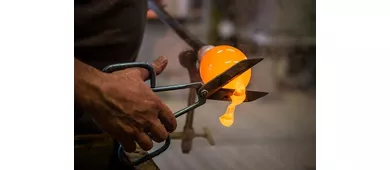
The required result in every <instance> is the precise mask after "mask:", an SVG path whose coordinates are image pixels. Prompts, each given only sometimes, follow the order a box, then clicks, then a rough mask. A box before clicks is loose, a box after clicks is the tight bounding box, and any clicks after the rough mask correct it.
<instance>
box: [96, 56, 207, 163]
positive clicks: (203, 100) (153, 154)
mask: <svg viewBox="0 0 390 170" xmlns="http://www.w3.org/2000/svg"><path fill="white" fill-rule="evenodd" d="M133 67H140V68H144V69H147V70H148V71H149V79H150V88H152V91H154V92H162V91H171V90H179V89H186V88H199V87H201V86H202V83H201V82H196V83H189V84H181V85H171V86H161V87H156V73H155V71H154V68H153V66H152V65H150V64H148V63H144V62H132V63H120V64H113V65H109V66H107V67H105V68H104V69H103V70H102V71H103V72H106V73H112V72H115V71H119V70H123V69H127V68H133ZM198 96H199V99H198V102H196V103H195V104H193V105H191V106H188V107H186V108H183V109H181V110H179V111H177V112H175V113H174V115H175V117H176V118H177V117H179V116H181V115H183V114H185V113H187V112H188V111H190V110H193V109H195V108H197V107H199V106H201V105H203V104H204V103H206V94H198ZM170 144H171V138H170V136H168V138H167V139H166V140H165V143H164V145H163V146H162V147H160V148H159V149H157V150H155V151H153V152H151V153H148V154H147V155H145V156H143V157H141V158H139V159H136V160H135V161H133V162H129V160H124V159H123V158H126V155H125V153H124V151H123V149H122V145H120V146H119V148H118V157H119V160H120V161H121V162H122V163H124V164H126V165H129V166H131V167H134V166H138V165H140V164H142V163H144V162H146V161H148V160H150V159H152V158H154V157H156V156H158V155H160V154H161V153H163V152H164V151H165V150H167V149H168V147H169V145H170Z"/></svg>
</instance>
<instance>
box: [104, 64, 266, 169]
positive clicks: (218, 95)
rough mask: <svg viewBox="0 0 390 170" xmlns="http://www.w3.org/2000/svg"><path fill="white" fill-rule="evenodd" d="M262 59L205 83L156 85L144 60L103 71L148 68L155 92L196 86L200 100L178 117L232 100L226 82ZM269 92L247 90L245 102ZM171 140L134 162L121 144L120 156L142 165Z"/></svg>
mask: <svg viewBox="0 0 390 170" xmlns="http://www.w3.org/2000/svg"><path fill="white" fill-rule="evenodd" d="M262 60H263V58H251V59H246V60H242V61H240V62H238V63H237V64H235V65H233V66H232V67H230V68H229V69H227V70H226V71H225V72H223V73H221V74H220V75H218V76H217V77H215V78H214V79H212V80H211V81H209V82H207V83H205V84H204V83H202V82H195V83H188V84H179V85H169V86H160V87H156V73H155V71H154V68H153V66H152V65H151V64H148V63H142V62H132V63H120V64H113V65H109V66H107V67H105V68H104V69H103V72H106V73H112V72H115V71H119V70H123V69H127V68H134V67H141V68H144V69H147V70H148V71H149V79H150V88H151V89H152V90H153V91H154V92H163V91H171V90H179V89H187V88H195V89H196V90H197V97H198V101H197V102H195V103H194V104H193V105H190V106H188V107H185V108H183V109H181V110H179V111H177V112H175V113H174V115H175V117H176V118H178V117H179V116H181V115H183V114H185V113H187V112H188V111H190V110H193V109H195V108H197V107H199V106H201V105H204V104H205V103H206V101H207V99H211V100H222V101H231V99H230V96H231V95H232V94H233V92H234V89H224V88H222V87H224V86H225V85H226V84H228V83H229V82H231V81H232V80H234V79H235V78H236V77H238V76H240V75H241V74H243V73H244V72H245V71H247V70H249V69H250V68H252V67H253V66H254V65H256V64H257V63H259V62H260V61H262ZM267 94H268V93H266V92H258V91H250V90H247V91H246V99H245V100H244V102H251V101H254V100H256V99H259V98H261V97H264V96H265V95H267ZM170 140H171V139H170V137H168V138H167V139H166V141H165V143H164V145H163V146H162V147H161V148H159V149H157V150H155V151H153V152H151V153H149V154H147V155H145V156H144V157H141V158H139V159H137V160H135V161H133V162H130V161H129V160H128V159H127V157H126V154H125V153H124V151H123V149H122V147H121V146H120V147H119V149H118V157H119V159H120V160H121V161H122V162H123V163H125V164H126V165H129V166H131V167H134V166H137V165H140V164H142V163H144V162H146V161H148V160H150V159H152V158H154V157H155V156H158V155H159V154H161V153H162V152H164V151H165V150H166V149H167V148H168V147H169V145H170Z"/></svg>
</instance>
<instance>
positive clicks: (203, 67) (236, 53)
mask: <svg viewBox="0 0 390 170" xmlns="http://www.w3.org/2000/svg"><path fill="white" fill-rule="evenodd" d="M245 59H246V56H245V55H244V53H242V52H241V51H240V50H238V49H236V48H234V47H231V46H227V45H221V46H216V47H214V48H212V49H210V50H209V51H207V52H206V53H205V54H204V55H203V56H202V60H201V62H200V68H199V71H200V76H201V78H202V80H203V82H204V83H207V82H209V81H210V80H212V79H213V78H215V77H216V76H218V75H219V74H221V73H222V72H224V71H225V70H227V69H229V68H230V67H232V66H233V65H235V64H236V63H238V62H240V61H242V60H245ZM250 78H251V70H250V69H249V70H247V71H246V72H245V73H243V74H241V75H240V76H238V77H237V78H235V79H234V80H232V81H231V82H230V83H228V84H227V85H225V86H224V88H227V89H234V93H233V95H232V96H230V99H231V100H232V103H231V104H230V105H229V106H228V108H227V110H226V112H225V114H223V115H222V116H221V117H219V120H220V122H221V124H222V125H223V126H225V127H230V126H231V125H232V124H233V122H234V111H235V108H236V106H237V105H239V104H241V103H242V102H244V100H245V98H246V94H245V88H246V86H248V84H249V81H250Z"/></svg>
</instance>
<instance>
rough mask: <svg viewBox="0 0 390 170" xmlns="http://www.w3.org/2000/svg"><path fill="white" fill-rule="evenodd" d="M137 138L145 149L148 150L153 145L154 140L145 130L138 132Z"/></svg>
mask: <svg viewBox="0 0 390 170" xmlns="http://www.w3.org/2000/svg"><path fill="white" fill-rule="evenodd" d="M136 140H137V143H138V145H139V146H140V147H141V148H142V149H143V150H145V151H148V150H150V149H152V147H153V142H152V140H151V139H150V137H149V136H148V135H147V134H146V133H145V132H141V133H138V134H137V137H136Z"/></svg>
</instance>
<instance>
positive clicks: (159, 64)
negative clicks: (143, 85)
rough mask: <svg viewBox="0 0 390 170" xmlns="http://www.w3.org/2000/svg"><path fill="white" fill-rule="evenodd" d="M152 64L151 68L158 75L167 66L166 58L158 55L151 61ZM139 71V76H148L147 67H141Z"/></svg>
mask: <svg viewBox="0 0 390 170" xmlns="http://www.w3.org/2000/svg"><path fill="white" fill-rule="evenodd" d="M152 65H153V68H154V71H155V73H156V75H159V74H160V73H162V71H164V69H165V68H166V67H167V65H168V59H167V58H166V57H164V56H160V57H158V58H157V59H156V60H154V61H153V63H152ZM140 72H141V78H142V79H143V80H147V79H148V78H149V71H148V70H147V69H143V68H142V69H140Z"/></svg>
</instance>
